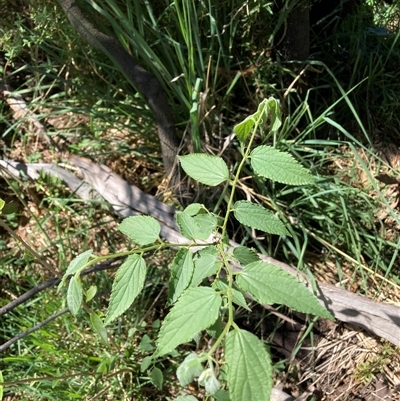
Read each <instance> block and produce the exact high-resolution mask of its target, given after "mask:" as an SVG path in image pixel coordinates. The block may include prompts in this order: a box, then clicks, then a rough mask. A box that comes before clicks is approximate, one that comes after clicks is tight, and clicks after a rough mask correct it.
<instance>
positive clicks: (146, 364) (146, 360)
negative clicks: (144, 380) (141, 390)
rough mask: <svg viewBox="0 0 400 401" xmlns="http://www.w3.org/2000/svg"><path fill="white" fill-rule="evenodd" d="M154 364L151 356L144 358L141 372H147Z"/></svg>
mask: <svg viewBox="0 0 400 401" xmlns="http://www.w3.org/2000/svg"><path fill="white" fill-rule="evenodd" d="M152 363H153V358H152V357H151V356H146V357H144V358H143V361H142V362H141V363H140V372H141V373H143V372H145V371H146V370H147V369H148V368H149V366H150V365H151V364H152Z"/></svg>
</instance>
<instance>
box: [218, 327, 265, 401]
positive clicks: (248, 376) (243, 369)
mask: <svg viewBox="0 0 400 401" xmlns="http://www.w3.org/2000/svg"><path fill="white" fill-rule="evenodd" d="M225 359H226V364H227V365H228V385H229V393H230V398H231V400H232V401H242V400H251V401H265V400H269V399H270V394H271V389H272V363H271V357H270V355H269V353H268V352H267V350H266V349H265V346H264V344H263V343H262V341H260V340H259V339H258V338H257V337H256V336H255V335H254V334H252V333H249V332H248V331H245V330H232V331H230V332H229V333H228V335H227V336H226V342H225Z"/></svg>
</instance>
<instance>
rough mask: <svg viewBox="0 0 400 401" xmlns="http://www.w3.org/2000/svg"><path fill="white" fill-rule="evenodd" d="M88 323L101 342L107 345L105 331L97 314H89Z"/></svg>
mask: <svg viewBox="0 0 400 401" xmlns="http://www.w3.org/2000/svg"><path fill="white" fill-rule="evenodd" d="M90 323H91V324H92V328H93V330H94V331H95V332H96V333H97V334H98V335H99V337H100V339H101V341H102V342H103V343H104V344H105V345H107V344H108V338H107V329H106V328H105V327H104V324H103V322H102V320H101V319H100V318H99V316H98V314H97V313H95V312H91V313H90Z"/></svg>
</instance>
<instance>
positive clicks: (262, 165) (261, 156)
mask: <svg viewBox="0 0 400 401" xmlns="http://www.w3.org/2000/svg"><path fill="white" fill-rule="evenodd" d="M250 162H251V167H253V170H254V171H255V173H257V174H259V175H261V176H262V177H264V178H269V179H271V180H273V181H277V182H281V183H283V184H291V185H305V184H314V178H313V177H312V175H311V174H310V173H309V172H308V171H307V170H306V169H305V168H304V167H303V166H302V165H301V164H300V163H299V162H298V161H297V160H295V159H294V158H293V157H292V156H291V155H290V154H289V153H286V152H281V151H279V150H277V149H275V148H273V147H271V146H258V147H256V148H255V149H253V151H252V152H251V159H250Z"/></svg>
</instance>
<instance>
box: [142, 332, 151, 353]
mask: <svg viewBox="0 0 400 401" xmlns="http://www.w3.org/2000/svg"><path fill="white" fill-rule="evenodd" d="M139 349H140V351H143V352H148V351H153V349H154V346H153V342H152V340H151V338H150V337H149V336H148V335H147V334H144V335H143V337H142V339H141V340H140V344H139Z"/></svg>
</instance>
